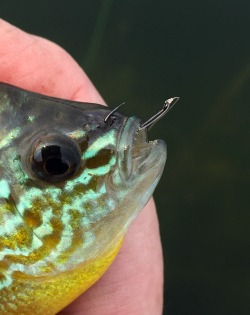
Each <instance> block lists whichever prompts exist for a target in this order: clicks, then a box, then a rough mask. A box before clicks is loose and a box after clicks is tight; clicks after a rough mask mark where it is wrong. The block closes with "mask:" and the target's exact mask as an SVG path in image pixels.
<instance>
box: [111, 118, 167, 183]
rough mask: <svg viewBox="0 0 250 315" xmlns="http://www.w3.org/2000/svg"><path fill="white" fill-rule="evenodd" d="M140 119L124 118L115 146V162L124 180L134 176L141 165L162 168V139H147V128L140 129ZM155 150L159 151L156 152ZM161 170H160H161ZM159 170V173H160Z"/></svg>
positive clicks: (163, 161) (164, 158)
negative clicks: (116, 145)
mask: <svg viewBox="0 0 250 315" xmlns="http://www.w3.org/2000/svg"><path fill="white" fill-rule="evenodd" d="M141 124H142V121H141V120H140V119H138V118H136V117H129V118H127V119H125V120H124V124H123V127H122V130H121V133H120V137H119V140H118V147H117V163H118V168H119V169H120V175H121V176H122V177H123V179H124V180H127V179H129V178H130V177H131V176H133V175H134V176H136V174H138V173H139V172H140V171H139V170H140V169H141V168H142V167H144V169H145V171H147V170H148V169H149V168H150V167H159V169H161V170H163V168H164V165H165V160H166V145H165V142H164V141H162V140H153V141H148V136H147V130H146V129H141V130H139V127H140V126H141ZM157 150H158V151H159V152H157ZM161 172H162V171H161ZM161 172H160V173H161Z"/></svg>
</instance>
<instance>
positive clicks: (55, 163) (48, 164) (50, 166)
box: [42, 145, 69, 175]
mask: <svg viewBox="0 0 250 315" xmlns="http://www.w3.org/2000/svg"><path fill="white" fill-rule="evenodd" d="M42 159H43V161H44V168H45V170H46V172H47V173H48V174H50V175H62V174H64V173H66V172H67V171H68V170H69V165H68V163H67V162H66V161H64V160H63V158H62V154H61V148H60V147H59V146H57V145H51V146H47V147H45V148H42Z"/></svg>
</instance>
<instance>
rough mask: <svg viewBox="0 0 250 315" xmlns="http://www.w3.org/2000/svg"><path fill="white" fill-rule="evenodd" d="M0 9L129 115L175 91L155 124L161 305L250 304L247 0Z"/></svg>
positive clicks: (226, 314) (169, 308) (206, 313)
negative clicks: (162, 153)
mask: <svg viewBox="0 0 250 315" xmlns="http://www.w3.org/2000/svg"><path fill="white" fill-rule="evenodd" d="M0 16H1V17H3V18H5V19H7V20H8V21H10V22H12V23H14V24H16V25H17V26H19V27H22V28H24V29H25V30H27V31H28V32H32V33H36V34H39V35H41V36H44V37H47V38H49V39H51V40H54V41H56V42H57V43H59V44H60V45H61V46H63V47H64V48H65V49H66V50H68V51H69V52H70V53H71V54H72V55H73V56H74V57H75V58H76V59H77V61H78V62H79V63H80V64H81V65H82V66H83V67H84V68H85V69H86V71H87V73H88V74H89V76H90V77H91V79H92V80H93V81H94V83H95V84H96V86H97V87H98V89H99V91H100V92H101V93H102V95H103V96H104V98H105V99H106V101H107V103H108V104H110V105H111V106H112V107H114V106H116V105H118V104H120V103H122V102H123V101H126V107H125V108H124V112H125V113H126V114H127V115H132V114H136V115H138V116H141V117H142V118H144V119H147V118H148V117H149V116H150V115H152V114H154V113H155V112H156V110H158V109H160V107H161V106H162V104H163V102H164V100H165V99H166V98H169V97H172V96H180V97H181V100H180V101H179V102H178V105H176V107H175V108H174V109H173V110H171V112H170V113H169V114H168V115H167V116H166V117H165V118H164V119H162V120H161V121H160V122H159V123H158V124H157V125H156V126H155V127H154V128H153V129H152V132H151V138H152V139H154V138H158V137H160V138H163V139H165V140H166V141H167V144H168V162H167V167H166V170H165V172H164V174H163V178H162V180H161V183H160V185H159V187H158V189H157V191H156V193H155V199H156V201H157V205H158V210H159V217H160V222H161V232H162V239H163V247H164V253H165V264H166V272H165V275H166V281H165V283H166V284H165V313H164V314H168V315H189V314H192V315H247V314H249V313H250V294H249V292H250V272H249V265H250V259H249V258H250V257H249V256H250V255H249V244H250V233H249V222H250V214H249V213H250V212H249V187H250V185H249V174H250V172H249V162H248V160H249V153H250V148H249V117H250V89H249V85H250V53H249V52H250V40H249V33H250V18H249V16H250V2H249V1H248V0H247V1H244V0H238V1H230V0H227V1H226V0H224V1H222V0H210V1H203V0H200V1H198V0H190V1H187V0H177V1H156V2H153V1H138V0H137V1H136V0H133V1H132V0H126V1H121V0H116V1H112V0H106V1H83V0H81V1H80V0H79V1H65V2H63V1H48V0H46V1H45V0H43V1H40V2H36V1H31V0H29V1H28V0H27V1H19V2H17V1H13V0H12V1H8V2H7V1H1V0H0ZM131 315H132V314H131ZM152 315H153V314H152Z"/></svg>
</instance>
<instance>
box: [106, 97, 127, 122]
mask: <svg viewBox="0 0 250 315" xmlns="http://www.w3.org/2000/svg"><path fill="white" fill-rule="evenodd" d="M124 104H125V102H123V103H121V104H120V105H119V106H117V107H116V108H114V109H113V110H112V111H111V112H110V113H108V115H107V116H106V117H105V118H104V122H105V123H106V122H107V121H108V119H109V118H110V117H111V116H112V115H113V114H114V113H115V112H116V111H117V110H118V109H119V108H120V107H121V106H122V105H124Z"/></svg>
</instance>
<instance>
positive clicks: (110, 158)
mask: <svg viewBox="0 0 250 315" xmlns="http://www.w3.org/2000/svg"><path fill="white" fill-rule="evenodd" d="M109 112H110V110H109V109H108V108H105V107H103V106H100V105H97V104H88V103H77V102H73V101H66V100H60V99H55V98H50V97H46V96H43V95H39V94H35V93H31V92H27V91H24V90H21V89H18V88H15V87H12V86H9V85H6V84H0V290H1V291H0V292H1V294H0V313H1V314H44V315H46V314H48V315H49V314H55V313H56V312H57V311H59V310H60V309H61V308H62V307H64V306H65V305H66V304H68V303H69V302H70V301H72V300H73V299H74V298H75V297H76V296H78V295H79V294H80V293H82V292H83V291H84V290H86V289H87V288H88V287H89V286H90V285H91V284H92V283H93V282H95V281H96V280H97V279H98V277H100V276H101V274H102V273H103V272H104V271H105V270H106V268H107V267H108V265H109V264H110V263H111V261H112V260H113V258H114V257H115V255H116V253H117V250H118V248H119V246H120V243H121V240H122V238H123V236H124V233H125V232H126V229H127V227H128V225H129V224H130V223H131V221H132V220H133V219H134V218H135V216H136V215H137V214H138V212H139V211H140V210H141V209H142V208H143V206H144V205H145V204H146V202H147V201H148V199H149V198H150V196H151V195H152V193H153V190H154V188H155V186H156V185H157V182H158V180H159V177H160V175H161V173H162V170H163V167H164V163H165V159H166V149H165V145H164V143H163V142H161V141H153V142H147V140H146V132H145V131H144V130H142V131H140V132H137V130H138V126H139V124H140V121H139V120H138V119H136V118H133V117H132V118H126V117H125V116H124V115H122V114H120V113H117V112H116V113H115V114H114V115H113V116H111V117H110V118H109V119H108V120H107V121H106V122H105V120H104V119H105V117H106V116H107V114H108V113H109ZM50 138H52V139H60V141H61V142H62V146H63V143H64V142H65V143H66V142H69V143H72V146H73V147H74V146H76V148H77V149H76V150H77V152H78V151H79V152H80V153H79V163H80V164H79V167H78V169H77V171H76V173H74V174H73V175H72V176H69V177H67V178H66V179H65V180H64V179H63V178H62V180H56V181H50V180H46V179H47V177H45V179H44V178H42V174H41V173H40V171H38V173H36V172H35V171H34V169H35V170H36V168H34V165H35V164H34V162H32V161H33V152H34V147H35V146H36V145H37V143H38V142H39V141H40V142H41V143H42V146H43V143H45V141H47V140H46V139H50ZM61 139H65V140H61ZM53 141H54V140H53ZM61 142H60V143H61ZM42 146H41V147H42ZM44 146H45V145H44ZM46 176H47V175H46ZM59 292H60V293H59ZM52 297H53V298H52Z"/></svg>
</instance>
